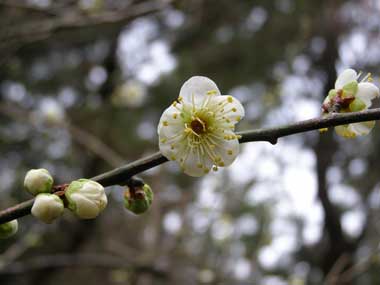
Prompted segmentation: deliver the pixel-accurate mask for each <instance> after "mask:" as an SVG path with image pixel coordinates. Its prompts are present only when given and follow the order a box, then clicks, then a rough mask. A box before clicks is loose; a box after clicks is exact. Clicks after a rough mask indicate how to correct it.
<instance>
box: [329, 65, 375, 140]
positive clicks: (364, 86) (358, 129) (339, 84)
mask: <svg viewBox="0 0 380 285" xmlns="http://www.w3.org/2000/svg"><path fill="white" fill-rule="evenodd" d="M360 77H361V73H359V74H357V73H356V71H355V70H353V69H346V70H344V71H343V72H342V73H341V74H340V75H339V76H338V78H337V80H336V82H335V89H331V90H330V91H329V94H328V95H327V97H326V98H325V100H324V101H323V105H322V111H323V113H324V114H328V113H348V112H359V111H363V110H367V109H368V108H369V107H370V106H371V105H372V100H373V99H375V98H376V97H379V88H378V87H377V86H376V85H375V84H373V83H372V78H371V74H370V73H369V74H367V75H366V76H364V77H363V78H362V79H360V81H359V78H360ZM374 125H375V122H374V121H369V122H360V123H352V124H347V125H342V126H336V127H335V131H336V133H337V134H338V135H340V136H343V137H346V138H354V137H356V136H361V135H367V134H368V133H369V132H370V131H371V130H372V128H373V127H374Z"/></svg>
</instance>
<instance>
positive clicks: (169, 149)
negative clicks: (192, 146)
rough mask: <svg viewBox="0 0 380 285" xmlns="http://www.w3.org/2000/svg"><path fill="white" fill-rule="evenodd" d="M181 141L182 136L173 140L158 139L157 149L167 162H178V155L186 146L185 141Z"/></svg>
mask: <svg viewBox="0 0 380 285" xmlns="http://www.w3.org/2000/svg"><path fill="white" fill-rule="evenodd" d="M183 139H184V138H183V136H178V137H177V138H175V139H166V138H165V137H160V141H159V145H158V147H159V149H160V151H161V153H162V155H163V156H165V157H166V158H167V159H169V160H178V159H179V158H180V155H181V154H182V153H183V152H184V148H185V144H186V142H185V141H182V140H183ZM181 141H182V142H181Z"/></svg>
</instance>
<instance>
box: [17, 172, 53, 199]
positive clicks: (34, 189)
mask: <svg viewBox="0 0 380 285" xmlns="http://www.w3.org/2000/svg"><path fill="white" fill-rule="evenodd" d="M53 183H54V180H53V177H51V175H50V173H49V171H47V170H46V169H44V168H40V169H31V170H29V171H28V173H26V176H25V179H24V187H25V189H26V190H27V191H28V192H29V193H31V194H32V195H33V196H36V195H38V194H40V193H50V192H51V188H52V186H53Z"/></svg>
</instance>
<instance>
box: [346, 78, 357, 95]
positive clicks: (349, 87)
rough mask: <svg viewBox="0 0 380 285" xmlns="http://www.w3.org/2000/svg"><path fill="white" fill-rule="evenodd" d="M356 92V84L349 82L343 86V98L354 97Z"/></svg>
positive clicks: (355, 82)
mask: <svg viewBox="0 0 380 285" xmlns="http://www.w3.org/2000/svg"><path fill="white" fill-rule="evenodd" d="M356 92H358V82H357V81H351V82H349V83H347V84H346V85H344V86H343V98H347V97H354V96H355V94H356Z"/></svg>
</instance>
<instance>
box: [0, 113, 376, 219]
mask: <svg viewBox="0 0 380 285" xmlns="http://www.w3.org/2000/svg"><path fill="white" fill-rule="evenodd" d="M372 120H380V108H376V109H371V110H367V111H362V112H357V113H346V114H332V115H329V116H327V117H324V118H315V119H310V120H305V121H301V122H297V123H294V124H289V125H284V126H280V127H273V128H264V129H258V130H251V131H244V132H240V133H238V134H239V135H241V138H240V140H239V141H240V143H246V142H254V141H267V142H270V143H272V144H275V143H276V142H277V140H278V138H280V137H285V136H289V135H294V134H299V133H303V132H307V131H312V130H318V129H321V128H328V127H334V126H338V125H345V124H349V123H357V122H366V121H372ZM166 161H168V160H167V159H166V158H165V157H164V156H163V155H162V154H161V153H160V152H157V153H155V154H152V155H151V156H148V157H145V158H142V159H139V160H136V161H134V162H131V163H129V164H126V165H124V166H121V167H119V168H116V169H114V170H111V171H109V172H106V173H103V174H100V175H98V176H95V177H93V178H91V179H92V180H94V181H97V182H99V183H100V184H102V185H103V186H105V187H107V186H111V185H124V184H125V183H126V182H127V181H128V179H130V178H131V177H132V176H134V175H136V174H138V173H141V172H144V171H145V170H148V169H150V168H153V167H155V166H158V165H160V164H162V163H164V162H166ZM32 205H33V199H32V200H28V201H26V202H23V203H20V204H17V205H15V206H13V207H11V208H8V209H5V210H3V211H0V224H2V223H5V222H9V221H11V220H13V219H17V218H20V217H22V216H25V215H27V214H29V213H30V209H31V207H32Z"/></svg>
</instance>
